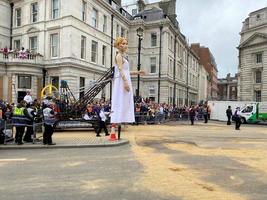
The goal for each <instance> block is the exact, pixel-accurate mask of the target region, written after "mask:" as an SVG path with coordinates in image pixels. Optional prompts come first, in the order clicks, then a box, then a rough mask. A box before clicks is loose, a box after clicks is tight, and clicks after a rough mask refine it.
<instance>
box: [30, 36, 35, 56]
mask: <svg viewBox="0 0 267 200" xmlns="http://www.w3.org/2000/svg"><path fill="white" fill-rule="evenodd" d="M29 42H30V44H29V47H30V50H31V51H32V52H33V53H36V52H37V36H35V37H30V38H29Z"/></svg>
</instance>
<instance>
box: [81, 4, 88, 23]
mask: <svg viewBox="0 0 267 200" xmlns="http://www.w3.org/2000/svg"><path fill="white" fill-rule="evenodd" d="M82 4H83V5H82V20H83V21H84V22H85V21H86V10H87V3H86V2H85V1H83V2H82Z"/></svg>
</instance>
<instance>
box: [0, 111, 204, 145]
mask: <svg viewBox="0 0 267 200" xmlns="http://www.w3.org/2000/svg"><path fill="white" fill-rule="evenodd" d="M188 120H189V114H188V112H180V113H179V112H169V113H163V114H161V113H148V112H145V113H142V112H140V113H135V123H134V124H135V125H138V124H162V123H166V122H169V121H188ZM195 120H196V121H197V120H204V117H203V114H202V113H198V114H197V115H196V117H195ZM25 127H33V135H32V141H33V142H32V143H33V144H34V143H36V142H37V141H40V138H37V136H36V133H37V130H38V129H39V130H40V131H41V132H42V131H43V129H42V127H43V122H38V123H37V122H33V123H32V124H28V125H26V126H25ZM86 127H87V126H86ZM94 128H95V127H94ZM14 132H15V125H14V124H13V123H12V120H11V119H9V120H3V119H0V133H2V134H0V144H1V143H3V144H6V143H7V142H9V141H13V140H14V137H13V136H14ZM1 138H2V140H3V141H2V142H1Z"/></svg>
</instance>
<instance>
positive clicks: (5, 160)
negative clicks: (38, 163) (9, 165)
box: [0, 158, 27, 162]
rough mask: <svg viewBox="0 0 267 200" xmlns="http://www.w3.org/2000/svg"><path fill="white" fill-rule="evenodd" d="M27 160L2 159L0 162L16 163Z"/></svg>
mask: <svg viewBox="0 0 267 200" xmlns="http://www.w3.org/2000/svg"><path fill="white" fill-rule="evenodd" d="M26 160H27V159H26V158H13V159H0V162H12V161H13V162H16V161H26Z"/></svg>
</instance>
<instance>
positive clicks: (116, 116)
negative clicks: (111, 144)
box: [110, 58, 135, 123]
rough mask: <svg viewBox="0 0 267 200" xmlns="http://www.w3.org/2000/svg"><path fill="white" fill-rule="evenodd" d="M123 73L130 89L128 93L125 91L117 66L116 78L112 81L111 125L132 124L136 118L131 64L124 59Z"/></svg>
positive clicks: (116, 66) (115, 70)
mask: <svg viewBox="0 0 267 200" xmlns="http://www.w3.org/2000/svg"><path fill="white" fill-rule="evenodd" d="M123 61H124V63H123V72H124V75H125V77H126V79H127V82H128V84H129V87H130V91H129V92H127V91H126V90H125V89H124V84H123V80H122V78H121V75H120V71H119V67H118V65H117V64H116V65H115V69H114V78H113V81H112V99H111V111H113V112H112V113H111V120H110V122H111V123H132V122H135V117H134V100H133V88H132V82H131V77H130V67H129V62H128V61H127V60H126V59H125V58H123Z"/></svg>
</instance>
